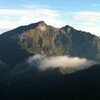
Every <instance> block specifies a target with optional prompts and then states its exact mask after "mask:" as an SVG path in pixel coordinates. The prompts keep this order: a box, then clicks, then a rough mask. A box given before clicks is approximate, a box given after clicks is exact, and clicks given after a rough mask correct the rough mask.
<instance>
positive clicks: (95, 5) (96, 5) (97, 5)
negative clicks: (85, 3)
mask: <svg viewBox="0 0 100 100" xmlns="http://www.w3.org/2000/svg"><path fill="white" fill-rule="evenodd" d="M90 5H91V6H93V7H99V6H100V4H96V3H94V4H90Z"/></svg>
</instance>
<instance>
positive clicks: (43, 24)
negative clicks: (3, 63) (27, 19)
mask: <svg viewBox="0 0 100 100" xmlns="http://www.w3.org/2000/svg"><path fill="white" fill-rule="evenodd" d="M36 24H37V26H40V25H42V26H47V24H46V23H45V22H44V21H39V22H37V23H36Z"/></svg>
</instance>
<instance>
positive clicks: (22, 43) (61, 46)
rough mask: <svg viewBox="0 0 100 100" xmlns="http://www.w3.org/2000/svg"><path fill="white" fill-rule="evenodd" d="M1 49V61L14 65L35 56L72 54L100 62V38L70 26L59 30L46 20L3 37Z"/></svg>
mask: <svg viewBox="0 0 100 100" xmlns="http://www.w3.org/2000/svg"><path fill="white" fill-rule="evenodd" d="M0 48H1V49H0V60H2V61H3V62H7V63H9V62H10V63H9V64H10V65H11V64H12V62H14V63H15V62H16V63H18V62H20V61H22V60H23V59H25V58H26V57H28V56H29V55H35V54H43V55H47V56H57V55H58V56H59V55H70V56H77V57H81V58H87V59H90V60H97V61H99V58H100V39H99V38H98V37H97V36H95V35H92V34H91V33H88V32H84V31H80V30H76V29H74V28H73V27H71V26H69V25H66V26H65V27H62V28H55V27H53V26H50V25H47V24H46V23H45V22H44V21H40V22H37V23H32V24H29V25H25V26H20V27H17V28H16V29H13V30H10V31H8V32H5V33H3V34H1V35H0ZM9 59H11V60H12V61H10V60H9ZM12 65H13V64H12Z"/></svg>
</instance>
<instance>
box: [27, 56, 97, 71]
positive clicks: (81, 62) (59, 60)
mask: <svg viewBox="0 0 100 100" xmlns="http://www.w3.org/2000/svg"><path fill="white" fill-rule="evenodd" d="M34 61H37V63H38V68H39V69H40V70H42V71H45V70H47V69H50V68H64V69H66V70H67V68H68V69H71V70H73V71H72V72H74V71H78V70H82V69H85V68H88V67H90V66H91V65H93V64H95V63H96V62H94V61H89V60H87V59H85V58H79V57H69V56H53V57H46V56H42V55H35V56H33V57H30V58H29V59H28V62H29V63H30V64H32V62H34Z"/></svg>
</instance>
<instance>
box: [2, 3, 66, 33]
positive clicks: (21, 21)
mask: <svg viewBox="0 0 100 100" xmlns="http://www.w3.org/2000/svg"><path fill="white" fill-rule="evenodd" d="M41 20H44V21H45V22H46V23H47V24H49V25H54V26H57V27H60V26H62V25H64V23H65V22H64V21H63V19H62V18H61V14H60V12H59V11H57V10H53V9H51V8H48V7H45V6H42V5H37V4H31V5H26V6H25V5H24V6H23V8H22V9H0V24H1V27H0V30H1V32H0V33H2V32H3V31H2V29H8V28H9V29H12V28H15V27H18V26H20V25H26V24H30V23H34V22H38V21H41Z"/></svg>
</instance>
